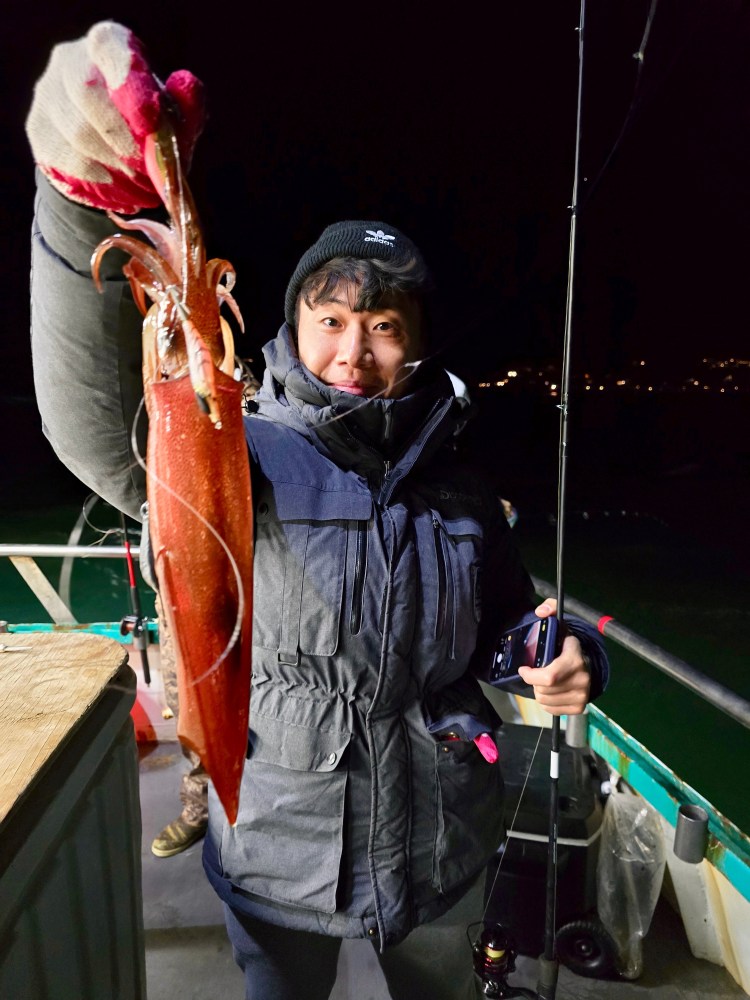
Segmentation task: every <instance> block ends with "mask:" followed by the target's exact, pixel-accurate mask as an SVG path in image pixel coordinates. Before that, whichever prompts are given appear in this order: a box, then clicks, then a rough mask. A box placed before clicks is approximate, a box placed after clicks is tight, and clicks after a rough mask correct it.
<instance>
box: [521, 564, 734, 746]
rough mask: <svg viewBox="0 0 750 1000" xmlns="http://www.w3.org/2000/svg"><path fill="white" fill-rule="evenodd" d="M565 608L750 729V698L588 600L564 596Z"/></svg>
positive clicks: (545, 590) (543, 586) (538, 582)
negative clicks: (593, 605)
mask: <svg viewBox="0 0 750 1000" xmlns="http://www.w3.org/2000/svg"><path fill="white" fill-rule="evenodd" d="M531 579H532V581H533V583H534V587H535V588H536V592H537V593H538V594H541V596H542V597H556V596H557V587H555V586H553V584H551V583H548V582H547V581H546V580H542V579H540V578H539V577H536V576H532V578H531ZM564 605H565V608H564V610H565V611H570V612H571V613H572V614H574V615H577V616H578V617H579V618H583V620H584V621H585V622H588V624H589V625H594V626H595V627H596V628H598V629H599V631H600V632H601V633H602V635H603V636H605V637H606V638H607V639H610V640H611V641H612V642H616V643H617V644H618V645H619V646H622V647H623V648H625V649H627V650H628V651H629V652H631V653H635V655H636V656H638V657H639V658H640V659H641V660H644V661H645V662H646V663H650V664H651V666H653V667H656V669H657V670H660V671H661V672H662V673H664V674H666V675H667V676H668V677H671V678H672V679H673V680H675V681H677V683H678V684H681V685H682V686H683V687H686V688H688V689H689V690H690V691H692V692H693V693H694V694H697V695H698V697H699V698H702V699H703V701H707V702H708V703H709V704H710V705H713V706H714V708H718V709H719V710H720V711H722V712H724V713H726V714H727V715H729V716H730V717H731V718H732V719H734V720H735V722H739V723H740V725H741V726H744V727H745V729H750V701H747V700H746V699H745V698H743V697H742V696H741V695H739V694H737V693H736V692H735V691H732V690H731V689H730V688H728V687H725V686H724V685H723V684H720V683H719V682H718V681H715V680H714V679H713V678H712V677H709V676H708V675H707V674H704V673H703V671H701V670H698V669H697V668H696V667H693V666H691V665H690V664H689V663H686V662H685V660H681V659H680V658H679V657H678V656H674V655H673V654H672V653H668V652H667V650H666V649H662V647H661V646H657V645H656V643H655V642H651V641H650V640H649V639H645V638H644V637H643V636H642V635H639V634H638V633H637V632H634V631H633V630H632V629H630V628H627V627H626V626H625V625H622V624H620V622H618V621H617V620H616V619H614V618H613V617H612V616H611V615H607V614H604V613H603V612H602V611H597V610H595V609H594V608H592V607H589V605H588V604H584V603H583V602H582V601H578V600H576V599H575V598H573V597H568V596H567V594H566V595H565V597H564Z"/></svg>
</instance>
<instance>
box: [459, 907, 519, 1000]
mask: <svg viewBox="0 0 750 1000" xmlns="http://www.w3.org/2000/svg"><path fill="white" fill-rule="evenodd" d="M472 926H474V927H476V926H477V925H476V924H473V925H472ZM470 930H471V928H469V931H470ZM467 933H468V932H467ZM471 951H472V957H473V963H474V973H475V974H476V976H477V978H478V980H479V982H480V984H481V990H482V996H485V997H488V998H490V1000H512V998H514V997H529V998H531V1000H536V993H534V992H532V991H531V990H527V989H526V988H525V987H523V986H511V985H510V983H508V981H507V977H508V975H509V974H510V973H512V972H515V969H516V954H517V949H516V946H515V942H514V940H513V938H512V936H511V934H510V932H509V931H508V930H507V929H506V928H505V927H503V925H502V924H496V923H485V924H482V933H481V934H480V935H479V937H478V938H477V939H476V940H475V941H474V943H473V944H472V946H471Z"/></svg>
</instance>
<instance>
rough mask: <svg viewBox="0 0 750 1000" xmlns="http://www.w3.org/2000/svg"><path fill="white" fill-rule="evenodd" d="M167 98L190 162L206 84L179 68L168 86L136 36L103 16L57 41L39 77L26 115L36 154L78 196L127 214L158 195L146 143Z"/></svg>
mask: <svg viewBox="0 0 750 1000" xmlns="http://www.w3.org/2000/svg"><path fill="white" fill-rule="evenodd" d="M165 99H166V100H167V101H168V102H169V103H170V105H171V106H172V107H173V108H174V109H175V111H176V116H177V119H178V120H177V121H176V124H175V131H176V133H177V139H178V142H179V146H180V152H181V154H182V158H183V165H184V167H185V169H187V167H188V165H189V162H190V158H191V156H192V152H193V148H194V146H195V142H196V140H197V138H198V136H199V135H200V133H201V130H202V128H203V122H204V104H203V85H202V84H201V82H200V80H198V79H197V78H196V77H194V76H193V74H192V73H189V72H188V71H187V70H178V71H177V72H176V73H173V74H172V75H171V76H170V77H169V79H168V80H167V82H166V84H164V86H162V85H161V84H160V83H159V81H158V80H157V79H156V77H155V76H154V75H153V73H152V72H151V69H150V67H149V64H148V61H147V59H146V55H145V51H144V48H143V45H142V44H141V42H140V41H139V40H138V39H137V38H136V37H135V35H134V34H133V33H132V32H131V31H129V30H128V29H127V28H125V27H123V25H121V24H117V23H116V22H114V21H100V22H99V23H98V24H95V25H94V26H93V27H92V28H91V29H90V30H89V32H88V34H87V35H86V36H85V37H84V38H79V39H77V40H76V41H74V42H65V43H63V44H61V45H56V46H55V47H54V48H53V50H52V54H51V56H50V61H49V63H48V65H47V68H46V69H45V71H44V73H43V74H42V76H41V77H40V78H39V80H38V81H37V84H36V86H35V88H34V99H33V101H32V105H31V110H30V112H29V116H28V118H27V120H26V134H27V136H28V138H29V142H30V144H31V150H32V153H33V155H34V160H35V161H36V163H37V165H38V166H39V168H40V170H41V171H42V173H44V175H45V176H46V177H47V179H48V180H49V181H50V183H51V184H52V185H53V186H54V187H56V188H57V190H58V191H60V192H61V193H62V194H64V195H65V196H66V197H67V198H70V199H72V200H73V201H77V202H80V203H81V204H83V205H88V206H89V207H91V208H99V209H111V210H113V211H115V212H123V213H125V214H126V215H130V214H133V213H134V212H137V211H139V210H140V209H142V208H153V207H155V206H157V205H158V204H159V203H160V199H159V196H158V195H157V193H156V190H155V188H154V186H153V184H152V183H151V181H150V180H149V177H148V174H147V172H146V165H145V162H144V157H143V150H144V144H145V141H146V137H147V136H148V135H151V134H153V133H154V132H156V131H157V130H158V128H159V125H160V122H161V118H162V114H163V106H164V105H163V102H164V100H165Z"/></svg>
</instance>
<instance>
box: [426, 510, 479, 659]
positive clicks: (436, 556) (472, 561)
mask: <svg viewBox="0 0 750 1000" xmlns="http://www.w3.org/2000/svg"><path fill="white" fill-rule="evenodd" d="M431 522H432V526H431V531H430V549H431V554H432V558H431V560H428V562H429V561H431V562H432V572H428V574H427V579H426V580H425V579H424V574H423V588H424V590H425V596H426V597H427V611H428V626H427V628H428V630H429V629H430V625H429V621H431V623H432V626H431V632H432V635H431V636H428V638H431V639H432V641H434V642H435V643H437V644H438V645H439V646H440V647H441V648H442V649H443V651H444V655H445V656H446V657H447V658H448V659H450V660H458V661H460V662H461V663H465V662H466V661H467V660H468V658H469V657H470V656H471V654H472V653H473V651H474V647H475V645H476V637H477V628H478V625H479V621H480V619H481V608H482V604H481V564H482V529H481V525H480V524H479V523H478V522H477V521H475V520H473V519H472V518H468V517H464V518H454V519H443V518H442V517H441V516H440V514H439V513H437V511H432V512H431Z"/></svg>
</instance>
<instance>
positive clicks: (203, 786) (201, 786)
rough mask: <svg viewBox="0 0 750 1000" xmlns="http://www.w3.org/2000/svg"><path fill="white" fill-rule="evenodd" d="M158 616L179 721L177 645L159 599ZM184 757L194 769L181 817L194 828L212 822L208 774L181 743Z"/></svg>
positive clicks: (167, 687)
mask: <svg viewBox="0 0 750 1000" xmlns="http://www.w3.org/2000/svg"><path fill="white" fill-rule="evenodd" d="M156 613H157V615H158V616H159V658H160V663H161V677H162V682H163V684H164V697H165V699H166V702H167V705H168V706H169V708H170V709H171V710H172V712H173V713H174V717H175V719H178V718H179V713H180V703H179V698H178V694H177V669H176V666H177V665H176V663H175V656H174V643H173V642H172V637H171V635H170V633H169V628H168V626H167V619H166V617H165V616H164V614H163V612H162V608H161V603H160V601H159V597H158V596H157V598H156ZM180 746H181V748H182V755H183V757H184V758H185V759H186V760H187V761H188V762H189V764H190V769H189V770H188V771H186V772H185V774H183V776H182V785H181V787H180V800H181V801H182V813H181V814H180V815H181V818H182V819H183V820H184V821H185V822H186V823H190V824H191V825H192V826H200V825H202V824H204V823H206V822H207V821H208V775H207V774H206V772H205V770H204V769H203V764H201V761H200V757H199V756H198V754H197V753H194V752H193V751H192V750H190V749H188V747H186V746H184V744H182V743H181V744H180Z"/></svg>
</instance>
